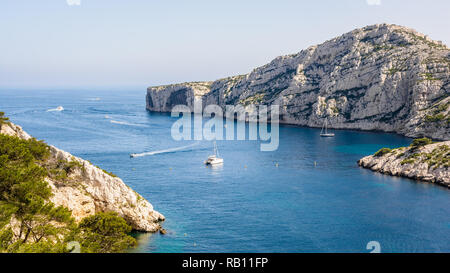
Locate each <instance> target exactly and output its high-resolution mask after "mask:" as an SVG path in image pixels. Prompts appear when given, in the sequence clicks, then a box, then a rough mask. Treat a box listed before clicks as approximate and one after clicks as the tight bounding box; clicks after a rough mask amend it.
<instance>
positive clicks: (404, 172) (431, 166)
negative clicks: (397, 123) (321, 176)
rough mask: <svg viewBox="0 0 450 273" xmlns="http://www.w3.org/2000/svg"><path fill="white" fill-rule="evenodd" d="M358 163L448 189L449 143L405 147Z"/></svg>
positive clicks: (449, 176)
mask: <svg viewBox="0 0 450 273" xmlns="http://www.w3.org/2000/svg"><path fill="white" fill-rule="evenodd" d="M358 164H359V165H360V166H362V167H364V168H368V169H371V170H373V171H377V172H380V173H384V174H389V175H394V176H402V177H408V178H412V179H416V180H421V181H425V182H431V183H437V184H441V185H443V186H446V187H449V188H450V169H449V167H450V141H445V142H439V143H434V144H429V145H426V146H423V147H420V148H414V147H404V148H399V149H394V150H392V151H389V150H388V151H386V153H384V154H382V155H381V154H380V155H376V154H375V155H371V156H367V157H364V158H362V159H361V160H359V161H358Z"/></svg>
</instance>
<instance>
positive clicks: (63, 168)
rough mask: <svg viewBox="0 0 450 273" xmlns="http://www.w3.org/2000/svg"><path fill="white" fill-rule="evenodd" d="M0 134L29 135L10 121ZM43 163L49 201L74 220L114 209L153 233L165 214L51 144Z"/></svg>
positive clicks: (133, 224)
mask: <svg viewBox="0 0 450 273" xmlns="http://www.w3.org/2000/svg"><path fill="white" fill-rule="evenodd" d="M0 127H1V129H0V133H1V134H5V135H9V136H14V137H18V138H20V139H24V140H28V139H31V136H30V135H29V134H27V133H26V132H25V131H24V130H22V128H21V127H20V126H18V125H15V124H13V123H11V122H8V123H4V124H1V125H0ZM49 150H50V157H49V158H48V159H47V160H46V162H45V163H43V165H45V166H44V167H46V168H47V169H49V170H50V172H49V173H50V175H49V176H47V177H46V178H45V181H46V182H47V183H48V185H49V186H50V188H51V191H52V196H51V197H50V201H51V202H52V203H54V204H55V205H56V206H62V207H65V208H67V209H69V210H70V211H71V213H72V216H73V218H74V219H75V220H76V221H78V222H79V221H81V220H82V219H84V218H85V217H88V216H92V215H95V214H96V213H100V212H116V213H117V214H118V216H120V217H122V218H123V219H125V220H126V222H127V223H128V224H129V225H130V226H131V227H132V228H133V229H134V230H136V231H144V232H156V231H158V230H159V229H160V228H161V225H160V222H161V221H163V220H164V216H163V215H162V214H160V213H159V212H157V211H156V210H154V209H153V206H152V205H151V204H150V203H149V202H148V201H147V200H145V199H144V198H143V197H142V196H141V195H139V194H138V193H137V192H135V191H134V190H132V189H131V188H130V187H128V186H127V185H126V184H125V183H124V182H123V181H122V180H121V179H120V178H118V177H116V176H115V175H113V174H111V173H108V172H107V171H105V170H102V169H101V168H99V167H97V166H94V165H93V164H91V163H90V162H89V161H86V160H83V159H81V158H78V157H76V156H73V155H71V154H70V153H68V152H65V151H63V150H60V149H58V148H56V147H53V146H50V145H49Z"/></svg>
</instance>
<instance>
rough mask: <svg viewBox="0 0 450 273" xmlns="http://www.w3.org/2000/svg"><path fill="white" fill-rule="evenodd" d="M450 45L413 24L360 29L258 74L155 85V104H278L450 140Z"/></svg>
mask: <svg viewBox="0 0 450 273" xmlns="http://www.w3.org/2000/svg"><path fill="white" fill-rule="evenodd" d="M449 93H450V50H449V48H448V47H447V46H446V45H444V44H442V42H438V41H433V40H431V39H430V38H429V37H427V36H426V35H423V34H421V33H418V32H416V31H414V30H412V29H409V28H405V27H401V26H396V25H388V24H379V25H373V26H368V27H364V28H362V29H357V30H354V31H352V32H349V33H347V34H344V35H342V36H340V37H337V38H334V39H332V40H329V41H327V42H325V43H323V44H321V45H317V46H311V47H309V48H307V49H305V50H302V51H301V52H299V53H297V54H292V55H288V56H282V57H278V58H276V59H274V60H273V61H272V62H270V63H269V64H267V65H264V66H262V67H258V68H256V69H254V70H253V71H252V72H251V73H249V74H246V75H241V76H234V77H229V78H225V79H220V80H217V81H213V82H192V83H182V84H174V85H166V86H157V87H149V88H148V90H147V109H148V110H150V111H160V112H168V111H171V109H172V107H173V106H174V105H177V104H184V105H188V106H189V107H191V109H193V108H192V107H193V102H194V99H195V98H197V99H201V100H202V102H203V107H205V106H206V105H209V104H217V105H219V106H221V107H222V108H224V106H225V105H236V104H242V105H249V104H266V105H271V104H277V105H280V122H281V123H285V124H294V125H302V126H310V127H320V126H322V124H323V119H324V118H325V117H327V118H328V120H329V123H330V127H331V128H337V129H361V130H380V131H386V132H396V133H399V134H403V135H406V136H409V137H422V136H427V137H430V138H433V139H439V140H448V139H450V118H449V105H450V98H449Z"/></svg>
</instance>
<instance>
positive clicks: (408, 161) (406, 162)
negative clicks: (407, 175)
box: [400, 159, 416, 165]
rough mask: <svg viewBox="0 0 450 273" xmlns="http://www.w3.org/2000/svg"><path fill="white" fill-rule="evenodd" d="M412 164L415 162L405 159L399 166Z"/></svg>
mask: <svg viewBox="0 0 450 273" xmlns="http://www.w3.org/2000/svg"><path fill="white" fill-rule="evenodd" d="M414 162H416V161H415V160H414V159H405V160H403V161H402V162H400V164H401V165H405V164H413V163H414Z"/></svg>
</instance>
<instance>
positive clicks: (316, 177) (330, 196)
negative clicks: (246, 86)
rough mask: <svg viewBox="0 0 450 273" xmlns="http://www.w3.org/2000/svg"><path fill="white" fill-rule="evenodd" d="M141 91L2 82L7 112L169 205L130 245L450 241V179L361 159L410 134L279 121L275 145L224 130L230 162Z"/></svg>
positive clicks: (365, 248) (386, 247) (420, 246)
mask: <svg viewBox="0 0 450 273" xmlns="http://www.w3.org/2000/svg"><path fill="white" fill-rule="evenodd" d="M145 95H146V90H145V87H144V88H142V89H140V88H129V89H126V88H124V89H118V88H115V89H106V88H105V89H89V88H82V89H64V90H58V89H52V90H46V89H36V90H33V89H1V90H0V111H4V112H5V113H6V115H7V116H8V117H10V119H11V120H12V121H13V122H14V123H17V124H18V125H21V126H22V127H23V128H24V130H26V131H27V132H28V133H29V134H31V135H33V136H34V137H35V138H37V139H42V140H45V142H46V143H48V144H51V145H54V146H56V147H59V148H61V149H63V150H66V151H68V152H70V153H72V154H74V155H76V156H79V157H82V158H84V159H86V160H90V161H91V162H92V163H93V164H95V165H98V166H100V167H102V168H103V169H106V170H108V171H110V172H112V173H114V174H116V175H118V176H119V177H120V178H122V179H123V181H124V182H125V183H126V184H128V185H129V186H130V187H132V188H133V189H134V190H136V191H137V192H139V193H140V194H141V195H142V196H143V197H145V198H146V199H147V200H148V201H149V202H150V203H152V204H153V206H154V208H155V209H156V210H158V211H159V212H161V213H162V214H164V215H165V217H166V221H165V222H164V223H163V227H164V228H165V229H166V230H167V234H165V235H161V234H159V233H154V234H151V233H133V236H135V237H136V238H137V240H138V243H139V245H138V247H137V248H135V249H132V250H130V251H131V252H164V253H167V252H183V253H190V252H262V253H266V252H281V253H283V252H314V253H317V252H319V253H327V252H345V253H348V252H358V253H369V252H371V251H373V250H374V249H373V247H372V246H373V245H374V244H375V245H376V246H377V249H376V251H380V252H396V253H398V252H400V253H402V252H450V190H448V189H446V188H444V187H441V186H438V185H434V184H429V183H421V182H417V181H414V180H410V179H406V178H399V177H391V176H387V175H383V174H380V173H376V172H372V171H370V170H366V169H362V168H360V167H359V166H358V165H357V163H356V162H357V160H358V159H360V158H361V157H363V156H366V155H370V154H372V153H374V152H376V151H377V150H379V149H380V148H383V147H390V148H395V147H400V146H406V145H409V144H410V143H411V141H412V139H410V138H407V137H403V136H400V135H397V134H391V133H382V132H363V131H352V130H335V131H333V132H334V133H335V134H336V135H335V137H333V138H322V137H320V129H315V128H306V127H296V126H284V125H282V126H280V128H279V147H278V149H276V150H275V151H261V149H260V147H261V142H263V141H259V140H256V141H255V140H252V141H250V140H239V141H238V140H222V141H217V147H218V150H219V153H220V157H222V158H223V159H224V164H223V165H222V166H217V167H207V166H205V165H204V161H205V160H206V158H207V157H208V156H209V155H210V154H211V153H212V152H213V143H212V142H211V141H207V140H197V141H196V140H191V141H187V140H181V141H177V140H175V139H174V138H173V137H172V134H171V128H172V126H173V124H174V122H176V121H177V120H178V118H177V117H172V116H171V115H170V114H167V113H151V112H148V111H147V110H146V109H145ZM230 125H231V124H229V125H228V126H230ZM130 154H137V155H139V156H137V157H134V158H131V157H130ZM374 242H375V243H374Z"/></svg>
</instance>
